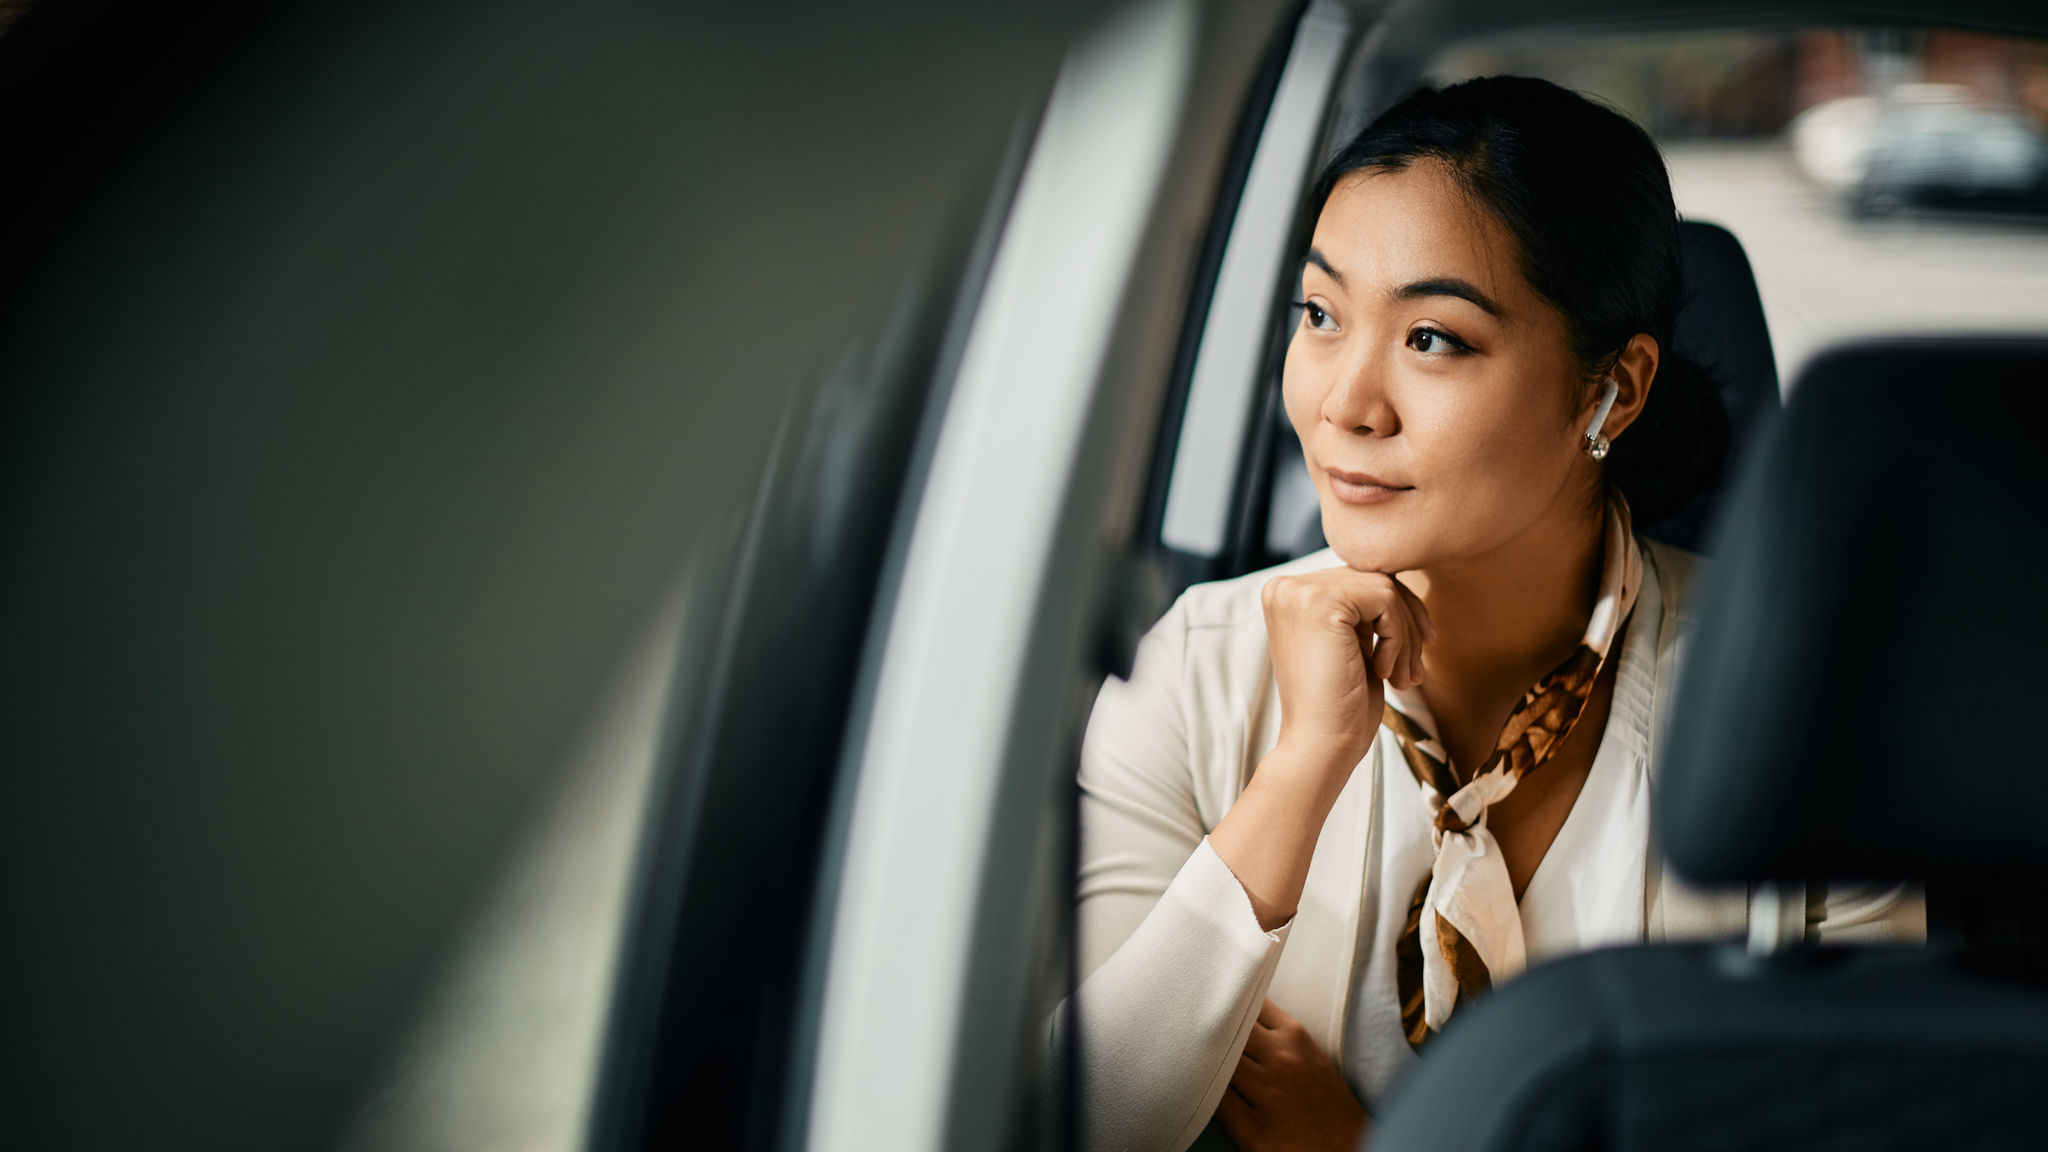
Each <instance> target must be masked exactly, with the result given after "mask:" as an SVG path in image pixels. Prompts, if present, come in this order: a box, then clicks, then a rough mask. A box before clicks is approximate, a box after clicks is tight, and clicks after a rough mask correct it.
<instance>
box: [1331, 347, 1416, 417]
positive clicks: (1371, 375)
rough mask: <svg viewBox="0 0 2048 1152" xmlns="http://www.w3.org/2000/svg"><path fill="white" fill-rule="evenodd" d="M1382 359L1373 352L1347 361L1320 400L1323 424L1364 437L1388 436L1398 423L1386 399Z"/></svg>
mask: <svg viewBox="0 0 2048 1152" xmlns="http://www.w3.org/2000/svg"><path fill="white" fill-rule="evenodd" d="M1386 368H1387V366H1386V363H1385V361H1384V359H1383V358H1382V357H1381V356H1380V355H1379V354H1378V353H1377V352H1376V351H1374V350H1373V349H1370V348H1365V349H1361V350H1360V353H1359V355H1357V356H1355V357H1351V358H1348V359H1347V360H1346V361H1345V362H1344V365H1343V367H1342V369H1341V370H1340V371H1339V372H1338V375H1337V379H1336V382H1335V383H1333V384H1332V385H1331V387H1330V390H1329V392H1328V393H1326V394H1324V396H1323V405H1322V410H1321V416H1322V419H1323V422H1324V423H1326V424H1330V425H1333V426H1335V427H1337V428H1339V429H1341V430H1343V431H1345V432H1356V433H1359V434H1360V435H1364V436H1391V435H1393V434H1394V433H1395V432H1397V431H1399V430H1400V419H1399V417H1398V416H1396V415H1395V413H1394V408H1393V405H1392V403H1391V402H1390V401H1389V399H1388V396H1387V388H1386V383H1387V371H1386Z"/></svg>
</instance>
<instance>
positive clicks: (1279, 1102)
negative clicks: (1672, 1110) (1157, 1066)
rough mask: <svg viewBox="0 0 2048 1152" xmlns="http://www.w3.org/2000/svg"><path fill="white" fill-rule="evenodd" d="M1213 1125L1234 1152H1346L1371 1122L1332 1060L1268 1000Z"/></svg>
mask: <svg viewBox="0 0 2048 1152" xmlns="http://www.w3.org/2000/svg"><path fill="white" fill-rule="evenodd" d="M1216 1119H1217V1120H1218V1121H1220V1122H1221V1123H1222V1125H1223V1130H1224V1132H1226V1133H1228V1134H1229V1136H1230V1139H1231V1142H1232V1143H1234V1144H1236V1145H1237V1147H1238V1152H1292V1150H1299V1152H1325V1150H1330V1152H1336V1150H1342V1152H1351V1150H1352V1149H1355V1148H1357V1147H1358V1143H1359V1141H1360V1140H1361V1139H1363V1138H1364V1137H1365V1134H1366V1132H1367V1131H1368V1129H1369V1128H1370V1127H1371V1124H1372V1121H1371V1119H1370V1118H1369V1117H1368V1116H1366V1114H1365V1108H1364V1106H1362V1105H1361V1104H1359V1102H1358V1098H1357V1097H1355V1096H1353V1095H1352V1094H1351V1086H1350V1085H1349V1084H1346V1083H1345V1082H1344V1072H1343V1070H1342V1069H1340V1068H1338V1067H1337V1062H1336V1061H1335V1060H1332V1059H1330V1054H1329V1053H1327V1052H1325V1051H1323V1049H1322V1047H1321V1046H1320V1045H1318V1044H1317V1043H1316V1042H1315V1039H1314V1038H1313V1037H1311V1036H1310V1035H1309V1034H1308V1029H1306V1028H1303V1027H1302V1026H1301V1022H1300V1021H1299V1020H1296V1019H1295V1018H1294V1017H1292V1016H1289V1015H1288V1014H1287V1013H1286V1012H1283V1011H1281V1009H1280V1006H1279V1005H1278V1004H1275V1003H1273V1002H1272V1001H1271V1000H1268V1001H1266V1003H1265V1006H1264V1007H1262V1008H1260V1009H1259V1021H1258V1023H1256V1024H1254V1025H1252V1034H1251V1036H1250V1037H1249V1038H1248V1039H1246V1040H1245V1043H1244V1056H1243V1057H1242V1058H1241V1059H1239V1060H1238V1062H1237V1071H1236V1073H1234V1074H1233V1075H1232V1076H1231V1077H1230V1088H1229V1090H1228V1091H1226V1092H1224V1093H1223V1102H1222V1103H1221V1104H1219V1105H1217V1106H1216Z"/></svg>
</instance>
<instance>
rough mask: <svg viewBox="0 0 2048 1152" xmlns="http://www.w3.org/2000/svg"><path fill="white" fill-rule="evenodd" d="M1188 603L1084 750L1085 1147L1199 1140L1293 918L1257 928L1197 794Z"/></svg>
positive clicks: (1153, 636) (1166, 623) (1172, 616)
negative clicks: (1212, 843)
mask: <svg viewBox="0 0 2048 1152" xmlns="http://www.w3.org/2000/svg"><path fill="white" fill-rule="evenodd" d="M1184 621H1185V617H1184V616H1183V615H1182V613H1181V611H1180V608H1179V606H1176V609H1175V610H1174V611H1173V612H1169V613H1168V614H1167V616H1166V617H1165V619H1163V620H1161V621H1160V623H1159V624H1158V625H1157V626H1155V627H1154V628H1153V629H1152V631H1151V632H1150V633H1148V634H1147V636H1146V637H1145V639H1144V640H1143V642H1142V643H1141V644H1140V646H1139V650H1138V656H1137V661H1136V664H1135V667H1134V668H1133V671H1132V674H1131V679H1130V680H1129V681H1127V682H1122V681H1116V680H1111V681H1109V682H1108V683H1107V684H1105V685H1104V686H1103V689H1102V693H1101V695H1100V696H1099V697H1098V698H1097V700H1096V704H1095V710H1094V713H1093V714H1092V715H1091V717H1090V719H1089V725H1088V734H1087V737H1086V739H1085V741H1084V742H1083V748H1082V754H1081V774H1080V784H1081V814H1080V820H1081V828H1080V836H1081V867H1080V878H1079V879H1080V884H1079V894H1078V901H1079V903H1078V909H1077V925H1076V931H1077V932H1078V933H1079V950H1078V951H1079V958H1080V966H1081V967H1080V972H1081V975H1082V977H1083V981H1082V984H1081V986H1080V990H1079V993H1078V995H1077V997H1076V1000H1077V1002H1078V1017H1076V1015H1075V1014H1074V1012H1073V1006H1072V1005H1064V1004H1063V1005H1062V1006H1061V1008H1060V1010H1059V1011H1058V1012H1057V1013H1056V1014H1055V1016H1054V1019H1053V1021H1052V1022H1051V1024H1052V1026H1051V1028H1050V1030H1049V1035H1048V1042H1047V1047H1046V1052H1047V1056H1048V1065H1049V1068H1048V1071H1049V1073H1050V1074H1055V1075H1056V1074H1057V1072H1058V1069H1057V1066H1056V1065H1055V1064H1054V1063H1053V1062H1055V1061H1057V1060H1058V1059H1059V1057H1060V1055H1061V1054H1062V1053H1063V1052H1064V1051H1065V1047H1066V1042H1067V1039H1068V1037H1067V1036H1066V1030H1067V1029H1070V1028H1074V1027H1076V1024H1075V1020H1076V1018H1078V1021H1079V1024H1078V1028H1079V1031H1078V1034H1077V1036H1076V1037H1075V1039H1076V1040H1077V1041H1078V1043H1077V1045H1076V1047H1077V1050H1078V1053H1079V1061H1080V1065H1079V1070H1080V1075H1079V1076H1078V1078H1077V1081H1078V1083H1079V1084H1080V1086H1081V1125H1082V1127H1081V1131H1082V1146H1083V1147H1084V1148H1087V1149H1166V1150H1178V1149H1183V1148H1186V1147H1187V1146H1188V1145H1189V1144H1190V1143H1192V1142H1193V1141H1194V1139H1195V1137H1196V1136H1197V1135H1199V1134H1200V1132H1201V1130H1202V1128H1203V1126H1204V1125H1205V1124H1206V1123H1207V1122H1208V1120H1209V1118H1210V1115H1211V1114H1212V1113H1213V1112H1214V1111H1215V1108H1216V1104H1217V1102H1218V1101H1219V1100H1221V1099H1222V1096H1223V1092H1224V1090H1225V1089H1226V1088H1227V1087H1228V1086H1229V1082H1230V1076H1231V1073H1232V1072H1233V1071H1234V1070H1235V1068H1236V1066H1237V1061H1238V1058H1239V1055H1240V1054H1241V1053H1242V1051H1243V1048H1244V1042H1245V1037H1246V1036H1247V1035H1248V1034H1249V1033H1250V1031H1251V1027H1252V1023H1253V1021H1254V1020H1256V1019H1257V1016H1258V1010H1259V1006H1260V1004H1261V1002H1262V1001H1263V999H1264V997H1265V994H1266V990H1267V987H1268V985H1269V984H1270V983H1271V981H1272V978H1273V971H1274V967H1275V966H1276V964H1277V963H1278V961H1279V957H1280V950H1281V946H1282V944H1283V943H1284V941H1285V939H1286V935H1287V926H1285V925H1283V926H1282V927H1280V928H1279V929H1276V930H1274V931H1271V932H1267V931H1263V930H1261V929H1260V928H1259V924H1258V919H1257V917H1256V916H1255V915H1254V913H1253V911H1252V906H1251V901H1250V900H1249V899H1248V898H1247V897H1246V896H1245V893H1244V889H1243V887H1242V886H1241V885H1239V883H1238V881H1237V878H1236V877H1235V876H1233V875H1231V873H1230V870H1229V868H1228V867H1227V866H1225V864H1224V863H1223V861H1222V859H1221V858H1219V857H1218V856H1217V855H1216V854H1215V852H1213V851H1212V850H1211V849H1210V848H1209V844H1208V840H1207V838H1206V835H1205V830H1204V828H1203V826H1202V819H1201V816H1200V814H1199V812H1198V808H1197V804H1196V798H1195V797H1196V784H1195V777H1194V773H1195V770H1196V769H1195V765H1194V763H1193V761H1192V758H1191V757H1192V749H1191V740H1190V724H1189V723H1188V716H1187V713H1186V709H1185V701H1186V700H1187V699H1188V694H1187V693H1186V692H1185V691H1183V683H1182V678H1183V676H1184V675H1185V666H1184V665H1185V655H1186V643H1187V627H1186V625H1185V622H1184Z"/></svg>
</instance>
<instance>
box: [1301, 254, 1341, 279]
mask: <svg viewBox="0 0 2048 1152" xmlns="http://www.w3.org/2000/svg"><path fill="white" fill-rule="evenodd" d="M1302 262H1303V263H1305V264H1313V265H1315V266H1316V267H1318V268H1321V269H1322V270H1323V272H1324V273H1325V274H1326V275H1328V276H1329V277H1330V279H1332V280H1335V281H1336V282H1337V287H1339V288H1348V287H1350V285H1348V284H1346V283H1344V274H1343V273H1342V272H1339V271H1337V270H1336V269H1335V268H1332V267H1330V259H1329V257H1327V256H1324V255H1323V254H1322V253H1321V252H1320V251H1318V250H1316V249H1314V248H1311V249H1309V250H1308V256H1307V257H1306V258H1305V259H1304V260H1303V261H1302Z"/></svg>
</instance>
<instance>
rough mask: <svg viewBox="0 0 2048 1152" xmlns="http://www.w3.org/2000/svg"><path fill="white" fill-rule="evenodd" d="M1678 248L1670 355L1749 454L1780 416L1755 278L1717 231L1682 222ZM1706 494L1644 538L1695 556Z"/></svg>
mask: <svg viewBox="0 0 2048 1152" xmlns="http://www.w3.org/2000/svg"><path fill="white" fill-rule="evenodd" d="M1679 235H1680V243H1681V244H1682V246H1683V248H1684V260H1685V302H1684V304H1683V305H1682V306H1681V307H1680V308H1679V311H1678V322H1677V325H1676V327H1675V328H1674V329H1673V331H1672V333H1671V343H1672V344H1673V346H1674V349H1673V350H1674V351H1676V352H1677V353H1678V354H1679V355H1681V356H1684V357H1685V358H1686V359H1688V360H1690V361H1692V362H1693V363H1695V364H1697V365H1699V366H1700V367H1702V368H1704V369H1706V370H1707V371H1708V373H1710V374H1711V375H1712V376H1713V378H1714V381H1715V382H1716V383H1717V384H1719V385H1720V387H1721V403H1722V405H1723V406H1724V407H1725V408H1726V409H1727V410H1728V426H1729V428H1730V430H1731V431H1732V432H1733V433H1734V443H1735V456H1736V458H1737V459H1740V458H1741V457H1742V456H1743V454H1744V453H1745V452H1746V451H1747V449H1748V447H1749V445H1750V443H1751V441H1752V439H1753V437H1754V436H1755V434H1756V432H1757V430H1758V429H1759V428H1760V427H1761V426H1762V425H1763V424H1765V423H1767V422H1768V420H1769V418H1770V417H1771V416H1772V415H1774V414H1776V412H1777V411H1778V404H1779V402H1778V362H1777V359H1776V358H1775V357H1774V356H1773V355H1772V353H1771V331H1770V328H1769V326H1768V325H1766V324H1765V323H1764V305H1763V301H1762V299H1761V298H1759V297H1758V295H1757V290H1756V275H1755V274H1754V273H1753V272H1751V271H1750V267H1749V257H1748V256H1747V255H1746V254H1745V253H1744V252H1743V251H1742V241H1740V240H1737V239H1736V238H1735V236H1734V235H1733V234H1732V233H1730V232H1729V231H1728V230H1727V229H1726V228H1723V227H1721V226H1720V225H1719V224H1708V223H1705V222H1704V221H1700V220H1687V221H1686V222H1685V223H1684V224H1682V225H1681V226H1680V229H1679ZM1725 489H1726V485H1723V487H1722V489H1721V490H1717V491H1710V492H1707V493H1705V494H1704V495H1702V496H1700V497H1699V498H1698V499H1696V500H1694V501H1693V502H1692V503H1691V504H1690V505H1689V506H1687V507H1686V508H1684V509H1683V510H1681V511H1680V512H1678V513H1677V514H1676V515H1673V516H1669V517H1666V518H1665V519H1663V520H1661V521H1659V522H1657V523H1655V524H1648V525H1643V526H1641V527H1642V530H1643V534H1644V535H1646V536H1651V537H1654V538H1656V539H1658V540H1662V541H1664V542H1665V543H1667V544H1676V545H1677V546H1679V547H1680V548H1689V549H1692V550H1694V551H1699V550H1701V545H1702V542H1703V541H1702V537H1703V536H1704V534H1705V531H1706V528H1707V525H1708V524H1709V523H1710V522H1711V519H1710V518H1711V517H1712V516H1713V514H1714V512H1715V510H1716V507H1717V506H1718V504H1719V502H1720V499H1721V496H1722V493H1723V491H1725Z"/></svg>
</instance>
